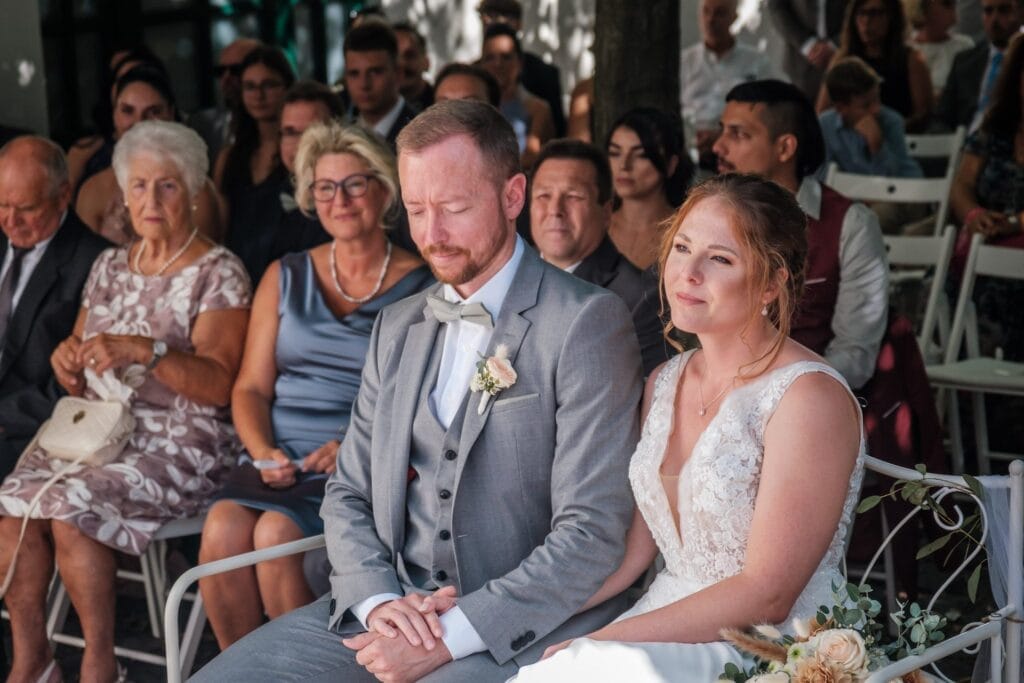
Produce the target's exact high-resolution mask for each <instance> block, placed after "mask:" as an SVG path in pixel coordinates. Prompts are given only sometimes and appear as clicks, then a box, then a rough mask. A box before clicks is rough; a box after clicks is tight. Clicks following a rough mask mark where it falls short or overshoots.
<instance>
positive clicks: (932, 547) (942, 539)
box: [917, 534, 953, 560]
mask: <svg viewBox="0 0 1024 683" xmlns="http://www.w3.org/2000/svg"><path fill="white" fill-rule="evenodd" d="M951 538H953V534H946V535H945V536H939V537H938V538H936V539H935V540H934V541H932V542H931V543H929V544H928V545H926V546H925V547H923V548H921V549H920V550H918V551H917V559H919V560H920V559H922V558H925V557H928V556H929V555H931V554H932V553H934V552H935V551H936V550H940V549H942V548H944V547H945V546H946V544H947V543H949V540H950V539H951Z"/></svg>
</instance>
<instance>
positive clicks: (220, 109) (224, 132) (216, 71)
mask: <svg viewBox="0 0 1024 683" xmlns="http://www.w3.org/2000/svg"><path fill="white" fill-rule="evenodd" d="M259 46H260V41H258V40H256V39H254V38H237V39H235V40H233V41H231V42H230V43H228V44H227V45H226V46H225V47H224V49H223V50H221V51H220V55H219V56H218V57H217V66H215V67H213V76H214V78H216V79H217V88H218V90H220V102H219V103H218V104H217V106H214V107H209V108H207V109H200V110H199V111H197V112H193V113H192V114H190V115H189V117H188V125H189V126H190V127H191V128H192V129H193V130H195V131H196V132H197V133H199V135H200V137H202V138H203V142H205V143H206V147H207V152H208V156H209V157H210V167H211V168H213V165H214V164H215V163H216V161H217V157H218V156H219V155H220V150H221V148H222V147H223V146H224V145H226V144H228V143H229V142H231V127H232V120H231V119H232V117H233V116H234V112H235V110H237V109H238V107H239V106H241V104H242V60H243V59H245V56H246V55H247V54H249V52H250V51H251V50H253V49H255V48H257V47H259Z"/></svg>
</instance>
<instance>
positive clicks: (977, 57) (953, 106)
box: [936, 41, 989, 130]
mask: <svg viewBox="0 0 1024 683" xmlns="http://www.w3.org/2000/svg"><path fill="white" fill-rule="evenodd" d="M988 51H989V44H988V42H987V41H983V42H981V43H978V44H977V45H975V46H974V47H972V48H971V49H970V50H964V51H963V52H961V53H960V54H958V55H957V56H956V57H954V58H953V66H952V67H950V69H949V78H948V79H947V80H946V87H945V88H943V89H942V99H941V100H940V101H939V109H938V111H937V112H936V114H937V115H938V117H939V120H940V121H942V123H943V125H945V126H946V127H948V128H949V129H950V130H953V129H954V128H956V127H957V126H961V125H962V126H970V125H971V121H972V120H974V113H975V111H977V109H978V94H979V93H980V92H981V82H982V80H984V78H985V67H986V66H988Z"/></svg>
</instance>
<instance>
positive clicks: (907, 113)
mask: <svg viewBox="0 0 1024 683" xmlns="http://www.w3.org/2000/svg"><path fill="white" fill-rule="evenodd" d="M906 29H907V22H906V17H905V16H904V14H903V5H902V4H901V2H900V0H852V2H850V4H849V5H848V6H847V8H846V18H845V19H844V21H843V32H842V42H841V43H840V45H839V50H838V52H836V54H835V56H834V57H833V58H832V64H835V63H836V62H837V61H839V60H840V59H842V58H843V57H860V58H861V59H863V60H864V61H865V62H867V64H868V65H869V66H870V67H871V68H872V69H874V70H875V73H877V74H879V75H880V76H881V77H882V83H881V88H880V96H881V99H882V104H884V105H885V106H887V107H889V108H890V109H894V110H896V111H897V112H899V114H900V116H902V117H903V120H904V122H905V123H906V127H907V130H909V131H911V132H920V131H922V130H924V128H925V127H926V126H927V125H928V121H929V117H930V116H931V111H932V82H931V78H930V77H929V75H928V65H927V64H926V63H925V61H924V58H923V57H922V56H921V53H919V52H918V51H917V50H915V49H914V48H912V47H909V46H908V45H907V44H906V39H907V35H906ZM829 105H830V101H829V97H828V90H827V89H826V88H825V87H824V84H822V88H821V92H820V93H819V94H818V106H817V109H818V111H819V112H822V111H825V110H826V109H828V107H829Z"/></svg>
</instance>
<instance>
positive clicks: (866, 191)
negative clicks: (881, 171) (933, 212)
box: [825, 162, 949, 204]
mask: <svg viewBox="0 0 1024 683" xmlns="http://www.w3.org/2000/svg"><path fill="white" fill-rule="evenodd" d="M825 184H826V185H828V186H829V187H831V188H832V189H834V190H835V191H836V192H839V193H840V194H843V195H846V196H847V197H849V198H850V199H859V200H866V201H874V202H903V203H910V204H933V203H936V202H941V201H942V200H943V199H944V198H945V197H946V195H948V194H949V189H948V188H947V187H946V185H947V183H946V180H945V178H888V177H885V176H875V175H861V174H858V173H846V172H844V171H840V170H839V167H838V166H837V165H836V164H835V162H832V163H831V164H829V166H828V176H827V179H826V181H825Z"/></svg>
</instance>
